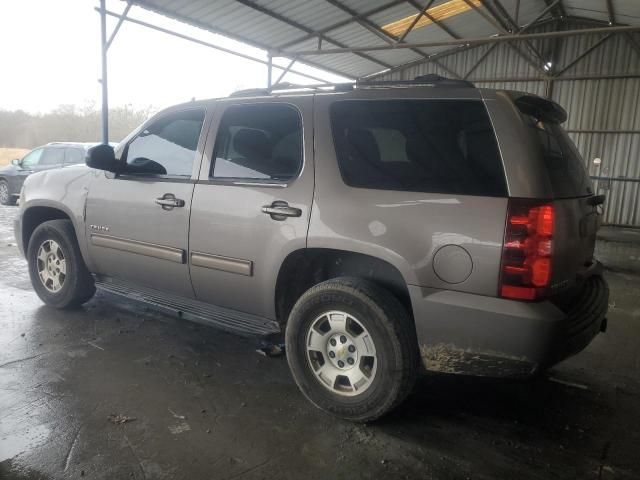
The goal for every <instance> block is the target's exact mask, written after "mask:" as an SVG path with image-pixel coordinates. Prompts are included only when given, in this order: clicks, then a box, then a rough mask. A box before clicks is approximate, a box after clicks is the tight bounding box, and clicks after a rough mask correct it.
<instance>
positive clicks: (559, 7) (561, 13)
mask: <svg viewBox="0 0 640 480" xmlns="http://www.w3.org/2000/svg"><path fill="white" fill-rule="evenodd" d="M544 3H546V4H547V8H549V7H551V6H552V5H553V4H555V5H553V9H554V10H555V13H556V15H555V16H557V17H566V16H567V12H566V11H565V9H564V5H563V3H562V0H560V1H559V2H554V1H553V0H544Z"/></svg>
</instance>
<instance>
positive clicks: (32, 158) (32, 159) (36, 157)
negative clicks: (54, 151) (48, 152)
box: [20, 148, 43, 168]
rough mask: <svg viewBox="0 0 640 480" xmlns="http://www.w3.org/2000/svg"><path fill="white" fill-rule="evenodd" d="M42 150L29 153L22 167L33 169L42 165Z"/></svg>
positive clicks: (23, 160)
mask: <svg viewBox="0 0 640 480" xmlns="http://www.w3.org/2000/svg"><path fill="white" fill-rule="evenodd" d="M42 150H43V149H42V148H38V149H37V150H34V151H32V152H29V153H28V154H27V155H26V156H25V157H24V158H23V159H22V162H21V163H20V165H21V166H22V168H32V167H35V166H36V165H38V164H39V163H40V157H41V156H42Z"/></svg>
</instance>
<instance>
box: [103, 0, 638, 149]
mask: <svg viewBox="0 0 640 480" xmlns="http://www.w3.org/2000/svg"><path fill="white" fill-rule="evenodd" d="M122 1H123V2H126V6H125V8H124V10H123V12H122V13H118V12H114V11H109V10H107V8H106V0H100V8H98V9H97V10H98V11H100V12H101V27H102V29H101V30H102V72H103V74H102V89H103V95H102V96H103V102H102V110H103V140H104V142H105V143H106V142H107V141H108V140H107V139H108V128H107V123H108V122H107V119H106V116H107V111H108V102H107V96H108V87H107V50H108V49H109V46H110V45H111V43H112V41H113V39H114V37H115V35H116V34H117V32H118V30H119V28H120V27H121V26H122V24H123V23H124V22H125V21H128V22H133V23H137V24H139V25H143V26H145V27H149V28H154V29H156V30H160V31H162V32H165V33H167V34H171V35H176V36H178V37H181V38H184V39H187V40H191V41H194V42H197V43H199V44H202V45H205V46H208V47H212V48H216V49H218V50H222V51H225V52H227V53H230V54H233V55H238V56H240V57H243V58H246V59H248V60H251V61H255V62H259V63H262V64H265V65H266V66H267V67H268V86H269V87H270V86H271V85H272V84H273V83H278V82H280V81H281V80H282V79H283V77H284V76H285V75H286V74H287V73H288V72H291V73H296V74H298V75H302V76H305V77H307V78H310V79H312V80H315V81H316V82H318V81H319V82H324V83H326V81H324V80H322V79H321V78H318V77H317V76H313V75H311V74H309V73H306V72H301V71H299V70H296V69H295V68H294V67H296V63H301V64H306V65H310V66H313V67H316V68H319V69H321V70H324V71H326V72H331V73H333V74H337V75H340V76H342V77H346V78H348V79H351V80H358V79H365V78H369V79H370V78H372V77H376V76H379V75H381V74H384V73H388V72H393V71H396V70H401V69H404V68H407V67H410V66H414V65H417V64H420V63H424V62H432V63H434V64H436V65H438V67H439V68H440V69H441V70H443V71H444V72H446V73H447V74H448V75H450V76H451V77H453V78H461V77H462V75H461V74H459V73H457V72H454V71H452V70H450V69H449V68H447V67H446V66H445V65H443V63H442V62H441V61H440V59H442V58H443V57H445V56H447V55H453V54H455V53H458V52H460V51H461V50H464V49H468V48H474V47H476V46H479V45H483V44H488V43H497V42H506V43H507V44H508V46H509V48H510V49H512V50H513V52H514V54H517V55H518V56H519V57H521V58H522V59H524V60H525V61H526V62H527V63H528V64H530V65H531V66H532V67H534V68H535V69H536V70H538V71H540V73H541V74H542V75H544V74H545V65H546V64H547V62H548V61H549V58H548V53H547V56H545V52H541V51H540V49H539V47H538V46H536V43H535V42H534V41H533V40H538V39H541V38H560V37H565V36H574V35H595V34H600V35H601V36H602V34H605V36H606V37H608V36H609V35H607V34H620V35H625V36H626V37H627V39H628V41H629V42H630V44H631V45H632V47H633V49H634V50H635V51H636V53H638V54H639V55H640V42H638V40H637V39H636V38H635V37H634V36H633V35H632V32H635V31H640V1H638V0H122ZM132 6H139V7H142V8H144V9H147V10H150V11H153V12H156V13H159V14H161V15H164V16H167V17H169V18H171V19H175V20H178V21H181V22H184V23H186V24H189V25H192V26H195V27H198V28H201V29H204V30H206V31H209V32H213V33H216V34H221V35H223V36H226V37H228V38H231V39H234V40H237V41H240V42H243V43H246V44H248V45H251V46H253V47H257V48H260V49H263V50H265V51H266V52H267V55H266V56H267V58H266V59H262V58H257V57H255V56H251V55H247V54H245V53H240V52H237V51H234V50H231V49H228V48H225V47H222V46H220V45H215V44H213V43H209V42H205V41H203V40H201V39H196V38H194V37H189V36H188V35H185V34H181V33H178V32H173V31H170V30H168V29H165V28H162V27H158V26H155V25H152V24H149V23H148V22H144V21H141V20H139V19H136V18H133V17H131V16H129V12H130V9H131V7H132ZM107 16H112V17H117V18H118V19H119V21H118V23H117V25H116V27H115V29H114V30H113V32H112V33H111V35H110V36H109V38H108V36H107V28H106V17H107ZM576 22H578V23H579V25H580V28H579V29H576V26H575V25H576ZM545 24H546V25H547V28H546V29H545V31H535V32H534V33H531V31H532V30H534V27H537V26H541V25H545ZM602 41H604V40H603V39H602V38H600V39H598V38H596V40H595V43H594V46H593V48H597V46H598V45H599V43H601V42H602ZM588 53H589V51H587V52H585V55H586V54H588ZM274 57H281V58H285V59H288V64H287V66H286V67H285V66H279V65H276V64H274V63H273V58H274ZM580 57H582V55H581V56H580ZM276 68H277V69H279V71H280V74H279V76H278V78H277V79H275V81H274V79H273V78H272V70H273V69H276ZM474 68H475V67H474ZM472 70H473V69H472Z"/></svg>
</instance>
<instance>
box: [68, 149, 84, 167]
mask: <svg viewBox="0 0 640 480" xmlns="http://www.w3.org/2000/svg"><path fill="white" fill-rule="evenodd" d="M64 163H65V165H76V164H78V163H84V150H82V149H80V148H67V151H66V152H65V154H64Z"/></svg>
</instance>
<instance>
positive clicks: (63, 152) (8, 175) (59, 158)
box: [0, 142, 95, 205]
mask: <svg viewBox="0 0 640 480" xmlns="http://www.w3.org/2000/svg"><path fill="white" fill-rule="evenodd" d="M93 145H95V143H67V142H53V143H48V144H47V145H45V146H42V147H38V148H34V149H33V150H31V151H30V152H29V153H27V154H26V155H25V156H24V157H23V158H22V159H16V160H13V161H12V162H11V164H10V165H7V166H6V167H3V168H0V204H2V205H14V204H15V202H16V200H17V199H18V196H19V195H20V189H21V188H22V184H23V183H24V180H25V178H27V177H28V176H29V175H31V174H32V173H35V172H40V171H42V170H51V169H53V168H62V167H64V166H66V165H77V164H81V163H84V160H85V156H86V154H87V149H88V148H90V147H91V146H93Z"/></svg>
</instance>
